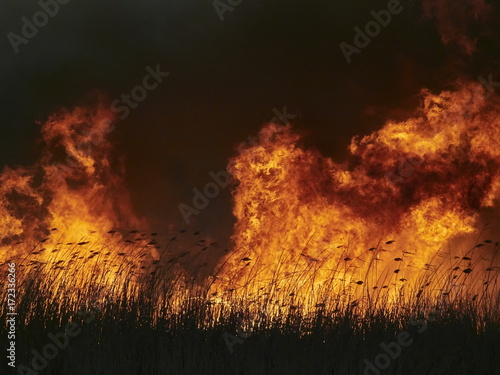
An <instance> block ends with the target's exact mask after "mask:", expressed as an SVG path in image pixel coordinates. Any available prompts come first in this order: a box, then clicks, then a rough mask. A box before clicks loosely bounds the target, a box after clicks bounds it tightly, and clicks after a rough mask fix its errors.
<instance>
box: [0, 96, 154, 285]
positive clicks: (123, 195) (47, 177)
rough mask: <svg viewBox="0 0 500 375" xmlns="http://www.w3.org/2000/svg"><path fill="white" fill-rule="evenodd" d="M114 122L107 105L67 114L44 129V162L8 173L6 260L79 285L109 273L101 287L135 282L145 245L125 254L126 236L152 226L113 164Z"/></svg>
mask: <svg viewBox="0 0 500 375" xmlns="http://www.w3.org/2000/svg"><path fill="white" fill-rule="evenodd" d="M112 120H114V114H113V112H111V111H110V110H108V109H107V108H106V107H105V106H104V105H102V104H98V105H96V106H94V107H77V108H74V109H72V110H68V109H61V110H60V111H58V112H57V113H56V114H54V115H52V116H51V117H50V118H49V119H48V120H47V121H46V122H45V123H44V124H43V125H42V127H41V133H42V141H43V143H42V144H43V151H42V156H41V158H40V161H39V162H37V163H36V164H35V165H33V166H31V167H28V168H21V167H19V168H5V169H4V170H3V172H2V173H1V174H0V184H1V185H0V229H1V238H0V259H3V260H7V259H16V258H17V259H23V258H25V257H27V258H28V259H29V260H30V261H31V264H30V266H34V267H37V266H36V265H43V264H45V265H46V264H54V265H58V266H56V268H60V269H64V270H65V272H66V275H67V276H68V275H71V283H74V284H75V286H77V285H78V284H80V285H83V284H84V283H86V281H89V282H90V281H91V280H92V278H93V277H95V276H93V275H95V274H99V272H98V271H99V270H105V269H106V268H107V269H108V271H107V272H106V276H105V277H103V279H102V280H101V279H100V280H98V282H99V283H101V282H102V283H103V284H105V285H108V286H109V285H113V283H115V282H116V281H117V278H118V275H119V274H120V275H123V277H130V275H129V273H128V271H129V270H130V267H136V266H137V264H135V263H136V262H129V261H128V260H127V258H130V256H132V255H134V254H135V253H137V252H138V251H139V249H143V248H144V247H145V246H144V243H145V241H146V239H144V240H142V242H139V243H142V245H143V246H142V247H141V246H138V245H137V242H135V243H134V245H130V244H128V245H129V246H128V247H125V246H124V245H121V243H122V242H123V237H122V235H121V234H120V231H122V232H123V231H124V230H125V229H126V230H127V231H129V230H130V229H131V228H145V227H146V223H145V221H144V220H143V219H140V218H138V217H137V216H136V215H135V214H134V211H133V208H132V204H131V200H130V197H129V193H128V191H127V190H126V189H125V184H124V181H123V173H122V172H123V168H122V166H121V163H120V161H119V160H116V158H115V159H114V158H113V152H112V151H113V148H112V145H111V143H110V142H109V140H108V134H109V133H110V132H111V131H112V129H113V128H112V127H111V126H112V125H111V124H112ZM108 232H110V233H108ZM83 245H87V246H86V247H84V246H83ZM89 247H90V250H91V252H90V253H89V252H88V251H89ZM150 247H151V246H150ZM83 248H85V252H84V251H83V250H81V249H83ZM120 251H121V252H123V253H122V254H121V255H120ZM125 253H127V254H125ZM103 261H104V262H103ZM106 262H107V263H106ZM76 265H78V266H76ZM112 265H114V266H115V267H116V268H115V269H113V270H112V271H111V270H110V268H112ZM124 269H126V271H123V270H124ZM115 270H116V271H115ZM118 270H120V271H122V272H119V271H118ZM94 281H95V280H94ZM60 282H63V283H69V282H70V280H69V279H68V278H67V277H66V278H64V279H63V280H62V281H60Z"/></svg>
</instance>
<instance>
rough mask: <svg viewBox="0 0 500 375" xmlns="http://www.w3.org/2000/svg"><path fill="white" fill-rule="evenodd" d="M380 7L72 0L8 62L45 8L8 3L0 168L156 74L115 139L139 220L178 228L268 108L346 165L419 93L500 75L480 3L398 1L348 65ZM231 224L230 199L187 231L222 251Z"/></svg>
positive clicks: (0, 14) (489, 12) (0, 9)
mask: <svg viewBox="0 0 500 375" xmlns="http://www.w3.org/2000/svg"><path fill="white" fill-rule="evenodd" d="M222 2H223V3H226V1H224V0H223V1H222ZM387 4H388V2H387V1H356V0H353V1H340V0H333V1H318V0H308V1H294V0H287V1H285V0H276V1H264V0H254V1H250V0H244V1H242V2H241V4H240V5H238V6H236V7H234V9H233V11H232V12H226V13H224V15H223V16H224V20H223V21H221V20H220V18H219V16H218V14H217V12H216V10H215V9H214V5H213V0H203V1H192V0H188V1H186V0H183V1H180V0H172V1H170V0H166V1H160V0H156V1H154V0H149V1H129V0H126V1H109V0H105V1H102V0H100V1H97V0H85V1H84V0H70V1H69V2H68V3H67V4H66V5H59V7H60V9H59V11H58V13H57V14H56V15H55V16H54V17H53V18H51V19H50V20H49V22H48V23H47V25H46V26H44V27H41V28H40V30H39V32H38V34H37V35H36V36H35V37H33V38H32V39H30V40H29V42H28V43H27V44H21V45H20V46H19V52H18V53H15V52H14V49H13V47H12V45H11V43H10V42H9V39H8V37H7V34H8V33H9V32H14V33H16V34H21V27H22V24H23V23H22V21H21V18H22V17H27V18H28V19H30V20H31V19H32V17H33V14H34V13H35V12H37V11H39V10H40V6H39V5H38V4H37V2H35V1H20V0H3V1H2V4H1V5H0V25H1V26H0V28H1V39H0V56H1V57H2V58H1V59H0V66H1V70H0V82H1V84H0V99H1V105H0V108H1V110H0V167H1V166H4V165H28V164H31V163H33V162H34V161H35V160H36V158H37V146H36V143H35V141H36V139H37V138H38V136H39V125H37V123H36V121H43V120H44V119H46V117H47V115H48V114H50V113H52V112H53V111H54V110H55V109H56V108H57V107H60V106H70V107H71V106H73V105H76V104H81V103H82V102H83V101H84V100H85V98H86V97H87V96H88V94H89V92H92V91H93V90H95V89H98V90H101V91H103V92H105V93H106V94H107V95H108V96H109V97H110V98H111V99H114V98H119V97H120V95H121V94H122V93H128V92H130V90H131V89H132V88H133V87H134V86H136V85H138V84H140V83H141V81H142V78H143V77H144V76H145V74H146V70H145V68H146V66H148V65H149V66H152V67H155V66H156V65H157V64H160V67H161V70H162V71H167V72H170V76H169V77H167V78H165V80H164V82H163V83H162V84H161V85H160V86H159V87H158V88H157V89H155V90H153V91H150V92H149V93H148V97H147V98H146V99H145V100H144V101H143V102H142V103H140V104H139V106H138V108H136V109H134V110H132V111H131V114H130V116H128V117H127V118H126V119H125V120H123V121H121V122H119V123H118V125H117V129H116V131H114V132H113V133H112V134H111V138H112V139H113V141H114V142H115V143H116V145H117V150H118V152H120V153H122V154H124V155H125V157H126V168H127V184H128V187H129V189H130V190H131V192H132V196H133V200H134V204H135V206H136V209H137V211H138V213H139V214H141V215H145V216H147V217H149V218H150V219H151V220H152V221H153V222H154V224H155V225H156V226H160V228H159V229H162V228H161V227H162V226H166V224H167V223H177V224H179V225H180V224H181V223H182V217H181V215H180V213H179V210H178V205H179V204H180V203H187V204H189V203H190V201H191V199H192V196H193V193H192V189H193V188H195V187H197V188H203V186H204V185H205V184H206V183H207V182H209V181H210V177H209V176H208V174H209V172H210V171H214V172H217V171H220V170H223V169H225V167H226V164H227V162H228V158H229V157H231V156H234V155H235V152H236V151H235V148H236V146H237V144H238V143H240V142H242V141H244V140H245V139H246V138H247V137H248V136H250V135H256V134H257V132H258V130H259V128H260V127H261V126H262V125H263V123H265V122H267V121H269V120H271V118H272V117H273V116H275V115H274V113H273V108H277V109H279V110H282V109H283V107H284V106H286V107H287V109H288V112H289V113H291V114H295V115H297V117H296V118H295V119H294V120H293V124H294V126H295V127H296V128H298V129H300V130H303V131H306V132H307V137H306V140H305V142H306V144H307V145H309V146H314V147H316V148H318V149H320V150H321V152H322V153H323V154H325V155H327V156H331V157H333V158H334V159H335V160H337V161H342V160H343V159H345V157H346V155H347V153H346V147H347V145H348V143H349V140H350V138H351V137H352V136H354V135H356V134H367V133H369V132H371V131H373V130H375V129H377V128H379V127H380V126H381V125H382V124H383V123H384V122H385V120H386V119H387V118H389V117H390V118H395V119H404V118H405V117H406V116H409V115H410V114H411V111H412V110H413V109H414V108H415V107H416V106H417V104H418V99H419V97H418V93H419V91H420V89H421V88H423V87H428V88H430V89H432V90H440V89H443V88H446V89H448V88H451V87H452V82H453V81H454V80H455V79H457V78H458V77H467V78H469V79H477V77H478V76H479V75H483V76H485V77H487V75H488V74H489V73H493V74H494V75H495V72H496V71H498V68H497V66H498V52H497V51H496V48H497V47H496V46H497V45H498V37H497V35H498V27H497V26H495V28H493V25H496V24H497V23H498V22H496V20H498V11H497V5H496V4H495V3H492V2H490V3H489V4H492V5H491V7H488V6H487V5H485V4H486V3H485V2H484V1H482V0H464V1H463V2H461V3H460V4H458V5H457V4H456V1H450V0H425V1H424V3H422V1H417V0H412V1H408V0H405V1H401V5H402V6H403V11H402V12H401V13H400V14H398V15H393V16H392V20H391V21H390V23H389V24H388V25H387V27H385V28H382V30H381V32H380V34H379V35H377V36H376V37H374V38H373V40H372V41H371V42H370V44H369V45H368V46H367V47H366V48H364V49H362V50H361V53H359V54H353V55H352V56H351V57H352V62H351V63H350V64H349V63H347V62H346V59H345V57H344V56H343V54H342V52H341V50H340V48H339V44H340V43H341V42H347V43H349V44H353V38H354V34H355V32H354V30H353V28H354V27H355V26H359V27H360V28H364V26H365V24H366V23H367V22H368V21H371V20H372V19H373V17H372V15H371V14H370V11H372V10H375V11H379V10H382V9H386V8H387ZM471 45H472V47H470V46H471ZM496 77H498V78H499V79H498V80H499V81H500V75H499V74H497V75H496ZM231 220H232V216H231V204H230V194H229V190H228V189H226V190H224V191H223V192H222V193H221V194H220V195H219V196H218V197H216V198H215V199H213V200H212V201H211V203H210V205H209V207H208V208H207V209H206V210H204V211H202V213H201V214H200V215H199V216H198V217H197V218H196V221H197V222H196V223H193V224H192V225H191V227H192V228H202V229H203V231H205V232H206V233H211V234H213V235H214V236H216V237H220V238H224V237H225V236H227V235H228V234H230V232H231Z"/></svg>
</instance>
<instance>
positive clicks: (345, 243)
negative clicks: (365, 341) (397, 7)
mask: <svg viewBox="0 0 500 375" xmlns="http://www.w3.org/2000/svg"><path fill="white" fill-rule="evenodd" d="M422 95H423V102H422V105H421V108H419V109H418V111H417V112H416V114H415V116H414V117H412V118H409V119H407V120H406V121H404V122H400V123H396V122H392V121H388V122H387V123H386V124H385V126H384V127H383V128H382V129H381V130H379V131H376V132H374V133H372V134H370V135H367V136H364V137H355V138H353V139H352V141H351V144H350V145H349V152H350V157H349V160H348V162H347V163H344V164H338V163H336V162H334V161H333V160H331V159H330V158H327V157H325V156H322V155H321V154H320V153H319V152H318V151H316V150H314V149H304V148H303V147H301V146H300V136H299V135H298V134H297V133H296V132H295V131H294V130H293V129H292V128H291V126H290V125H287V126H280V125H276V124H269V125H267V126H265V127H264V128H263V129H262V130H261V135H260V140H261V142H260V144H259V145H257V146H255V147H249V148H247V149H245V150H243V151H242V152H241V154H240V155H238V156H236V157H235V158H234V159H233V160H232V162H231V166H230V172H231V174H232V175H233V176H234V178H235V179H236V181H237V186H236V188H235V191H234V210H233V212H234V215H235V216H236V218H237V223H236V226H235V230H234V237H233V238H234V242H235V250H234V252H233V253H230V254H229V255H228V256H227V257H226V259H224V260H223V264H224V266H223V269H222V272H221V273H220V274H219V282H220V285H224V288H226V287H227V288H231V289H234V292H235V293H237V292H238V291H241V292H242V293H244V294H249V295H254V296H258V295H259V292H260V291H262V289H264V288H265V289H266V290H268V289H269V286H272V288H271V289H273V290H274V291H280V293H279V294H280V296H289V295H293V296H294V298H299V299H302V300H303V302H307V301H310V300H317V298H318V297H319V298H324V299H325V300H328V296H338V295H339V294H344V293H345V294H346V295H347V296H349V298H350V300H351V301H352V300H354V299H355V298H359V297H362V296H365V297H366V296H367V295H370V296H374V295H375V296H377V295H379V293H387V296H388V297H390V298H395V297H396V296H399V297H401V296H402V295H403V296H404V295H405V292H406V293H407V296H406V298H410V297H411V295H410V294H411V291H414V293H413V295H412V296H413V298H414V297H415V293H416V292H417V291H418V290H420V289H419V288H422V292H425V293H428V295H429V296H438V295H441V296H442V295H449V294H450V293H454V292H455V291H457V290H459V289H460V288H459V287H460V286H462V287H463V286H464V285H466V284H467V283H468V279H467V278H468V277H469V276H470V275H469V274H470V273H471V272H472V271H471V270H472V268H473V269H474V272H475V273H476V275H475V276H476V277H479V278H480V279H481V283H479V281H478V282H477V285H476V284H475V285H474V286H472V287H471V288H472V289H469V292H472V291H474V292H479V290H481V288H483V289H484V288H486V287H488V285H489V283H490V282H491V276H492V274H491V272H487V271H485V270H486V269H487V268H488V267H490V269H489V271H491V264H492V263H496V262H497V261H498V258H496V259H495V255H496V248H497V246H494V244H492V241H491V240H488V238H487V237H485V236H486V235H488V234H489V235H495V234H497V233H492V232H491V231H489V232H488V230H487V229H488V225H486V223H485V222H484V220H483V218H482V215H483V213H484V211H485V210H490V211H493V212H495V214H496V215H498V204H499V200H498V199H499V197H500V174H499V167H500V150H499V148H498V144H499V141H500V116H499V113H500V112H499V111H498V109H499V107H498V103H496V102H495V103H494V102H492V100H491V99H486V98H485V92H484V89H483V87H482V86H481V85H479V84H475V83H470V84H466V85H463V86H462V87H461V88H460V89H459V90H457V91H454V92H451V91H444V92H442V93H440V94H439V95H433V94H431V93H430V92H428V91H423V92H422ZM485 228H486V230H484V229H485ZM483 240H486V242H485V243H482V242H481V241H483ZM478 241H479V242H478ZM497 245H498V244H497ZM472 265H474V267H472ZM454 268H455V269H454ZM453 269H454V270H453ZM430 275H432V277H430ZM443 275H445V276H443ZM479 275H480V276H479ZM469 281H470V280H469ZM469 284H470V283H469ZM469 286H470V285H469ZM425 287H427V288H425ZM424 288H425V290H424ZM288 292H290V293H288ZM422 292H420V294H421V293H422ZM420 294H419V296H420ZM313 296H315V297H313ZM315 298H316V299H315Z"/></svg>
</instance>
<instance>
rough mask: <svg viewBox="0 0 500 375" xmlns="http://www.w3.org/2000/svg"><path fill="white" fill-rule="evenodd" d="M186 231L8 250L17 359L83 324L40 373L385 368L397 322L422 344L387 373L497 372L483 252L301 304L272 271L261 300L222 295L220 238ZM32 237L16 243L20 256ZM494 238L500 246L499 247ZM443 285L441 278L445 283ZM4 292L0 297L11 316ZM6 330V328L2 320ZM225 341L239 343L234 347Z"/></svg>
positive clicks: (26, 359)
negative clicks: (381, 364) (409, 283)
mask: <svg viewBox="0 0 500 375" xmlns="http://www.w3.org/2000/svg"><path fill="white" fill-rule="evenodd" d="M134 232H135V233H134ZM188 235H191V234H184V236H188ZM181 236H182V235H180V236H175V237H176V238H174V237H172V238H169V239H166V240H165V242H164V243H163V244H160V241H159V240H155V239H154V238H156V235H155V236H151V234H145V233H138V232H137V231H131V232H130V233H128V234H127V235H126V236H125V237H122V236H120V235H118V234H117V233H107V234H106V235H103V236H100V237H94V236H89V237H88V238H82V239H80V240H79V241H76V242H66V241H64V239H63V237H60V238H59V239H57V240H54V241H52V240H42V241H40V242H38V243H36V244H33V245H31V247H30V248H31V249H32V250H31V251H30V252H29V254H27V255H24V256H21V255H18V256H16V257H15V259H12V258H11V259H9V260H6V262H5V263H10V262H11V261H12V260H14V261H15V262H16V264H17V278H18V285H17V292H18V295H17V307H16V309H17V313H18V314H19V315H18V317H17V318H16V320H17V324H16V328H17V332H16V356H17V363H18V365H19V364H24V365H26V366H30V363H31V360H32V357H33V354H32V352H31V350H32V349H35V350H37V351H39V352H41V351H42V349H43V348H44V346H46V344H48V343H50V342H51V341H50V339H49V338H48V336H47V335H48V334H49V333H53V334H56V333H58V332H63V331H64V327H65V326H66V324H67V323H68V322H74V323H76V324H77V325H78V327H81V333H80V334H78V335H77V336H76V337H71V338H70V341H69V344H68V346H67V347H66V348H65V349H63V350H60V351H59V353H58V355H57V356H56V357H55V358H54V359H52V360H50V361H48V365H47V367H46V368H44V369H43V371H41V372H40V374H47V375H48V374H50V375H52V374H57V375H69V374H71V375H78V374H81V375H90V374H92V375H99V374H106V375H108V374H123V375H129V374H130V375H159V374H340V375H344V374H345V375H352V374H376V372H373V371H372V370H367V369H366V368H367V364H366V361H370V362H371V363H374V361H375V359H376V358H377V356H378V355H380V353H385V352H384V351H383V349H382V348H381V344H382V343H385V344H386V345H388V344H389V343H391V342H394V341H396V342H397V337H398V335H399V334H400V333H401V332H407V333H408V335H409V337H410V338H411V339H412V340H413V341H412V343H411V344H410V345H409V346H407V347H403V348H402V349H401V353H400V355H399V356H397V358H394V359H390V361H389V362H390V363H389V367H388V368H385V369H379V370H377V371H380V374H404V375H412V374H418V375H424V374H436V375H437V374H500V315H499V308H500V290H499V288H498V284H497V282H498V275H499V272H500V269H499V268H498V267H497V266H496V265H495V264H494V262H493V263H491V262H492V259H494V258H491V259H489V260H488V259H487V260H486V262H487V263H488V262H489V263H488V266H489V267H488V268H491V269H490V270H489V271H485V270H483V269H482V268H484V266H483V263H482V262H481V261H480V257H479V256H478V255H475V254H474V251H472V252H469V253H467V254H465V255H464V257H465V258H467V259H463V258H464V257H461V258H460V259H454V260H453V261H452V262H451V263H450V261H449V260H447V261H446V262H444V261H438V262H436V265H435V266H432V267H426V269H425V270H423V271H422V276H421V277H420V278H418V279H417V281H416V284H414V285H413V287H412V289H411V290H405V293H403V294H401V293H400V290H401V285H402V284H401V283H396V282H394V283H392V282H389V281H390V280H388V279H387V276H384V277H383V278H382V280H377V283H375V284H377V285H378V284H380V285H382V284H383V285H385V284H387V288H383V287H381V288H380V289H379V288H376V289H374V288H373V287H370V288H368V287H367V284H368V283H369V282H370V277H371V276H370V275H366V277H365V278H364V280H363V281H364V282H363V283H361V284H355V283H354V284H353V285H352V288H354V289H352V290H357V291H358V292H357V293H358V294H357V295H354V294H351V295H350V294H349V290H351V289H350V288H337V289H335V292H332V290H333V289H331V290H330V291H328V288H327V287H325V289H323V290H319V291H318V293H311V299H310V300H305V299H304V298H303V296H304V294H301V293H300V292H299V290H298V289H297V288H299V287H298V286H297V285H298V284H297V280H296V279H290V280H285V281H286V282H285V281H283V280H272V281H271V282H270V283H269V285H268V286H267V288H265V289H262V290H260V291H259V293H260V297H259V296H255V295H251V296H250V295H249V293H250V291H252V289H251V284H250V285H246V286H244V287H242V288H241V290H232V291H230V290H222V289H219V291H218V292H213V290H214V282H215V280H217V275H218V269H217V268H213V266H211V265H210V263H209V260H210V256H209V255H208V254H209V252H210V251H216V250H215V248H216V244H215V243H209V242H207V241H205V240H199V239H198V238H197V237H196V236H193V238H194V239H193V240H192V241H191V242H189V241H188V242H184V244H181V238H180V237H181ZM186 238H188V239H189V237H186ZM23 246H27V245H26V244H17V245H12V247H11V248H10V253H11V254H12V253H15V252H16V248H17V249H18V250H19V249H21V248H23V249H24V248H25V247H23ZM484 246H486V247H490V248H491V251H492V252H493V254H495V255H496V248H497V247H498V244H493V243H491V242H488V243H484ZM153 249H156V251H158V253H157V254H161V256H160V257H159V258H157V257H155V254H156V253H155V251H154V250H153ZM476 249H477V248H476ZM54 250H57V251H54ZM472 250H473V249H472ZM342 261H343V262H344V263H341V265H339V268H338V269H337V270H334V271H332V272H333V273H332V276H331V277H332V280H333V279H334V278H335V276H338V275H343V267H344V264H345V263H347V262H349V261H345V260H342ZM464 264H466V265H464ZM456 267H459V268H458V269H455V268H456ZM469 267H470V268H469ZM2 268H3V269H6V266H5V265H3V266H2ZM184 269H189V270H190V272H189V273H187V274H186V273H184V272H182V270H184ZM469 269H470V271H468V270H469ZM480 271H481V272H480ZM313 272H314V270H313ZM209 275H211V276H212V277H209ZM297 277H304V274H299V276H297ZM390 277H392V278H394V275H391V276H390ZM398 277H399V276H398ZM313 278H314V275H312V279H313ZM433 283H435V285H441V286H443V288H442V289H441V290H440V292H439V293H433V292H432V291H431V287H432V285H434V284H433ZM457 283H459V284H460V285H461V287H460V288H457V287H454V285H457ZM326 285H327V286H328V285H331V284H328V283H327V284H326ZM372 285H374V284H372ZM349 286H351V285H349ZM356 288H357V289H356ZM391 291H392V292H391ZM394 291H396V292H397V293H395V292H394ZM390 293H392V294H390ZM390 295H394V296H396V299H395V300H390V298H389V296H390ZM6 298H7V296H6V294H4V293H2V301H0V302H1V306H0V317H1V321H2V322H5V321H6V319H7V316H6V313H7V311H6V306H7V300H6ZM276 301H278V303H276ZM306 302H307V303H306ZM82 311H83V312H91V316H92V317H93V318H92V320H91V321H87V320H88V319H86V318H85V316H83V315H82V314H79V312H82ZM87 316H88V315H87ZM0 331H1V332H0V334H1V336H2V337H6V334H7V333H6V325H5V324H2V325H1V327H0ZM238 332H239V333H240V335H241V336H243V337H245V338H241V339H237V338H236V337H237V333H238ZM242 332H244V333H246V334H244V335H243V334H242ZM247 336H248V337H247ZM225 338H226V339H228V340H229V341H231V340H235V339H237V340H238V343H237V344H235V345H234V347H233V348H232V349H233V351H232V352H231V350H230V347H229V346H228V345H227V344H226V341H225ZM3 342H5V341H3ZM9 371H10V372H9ZM2 373H3V372H2ZM6 373H7V374H9V373H17V372H16V371H12V369H11V368H9V367H7V372H6Z"/></svg>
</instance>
